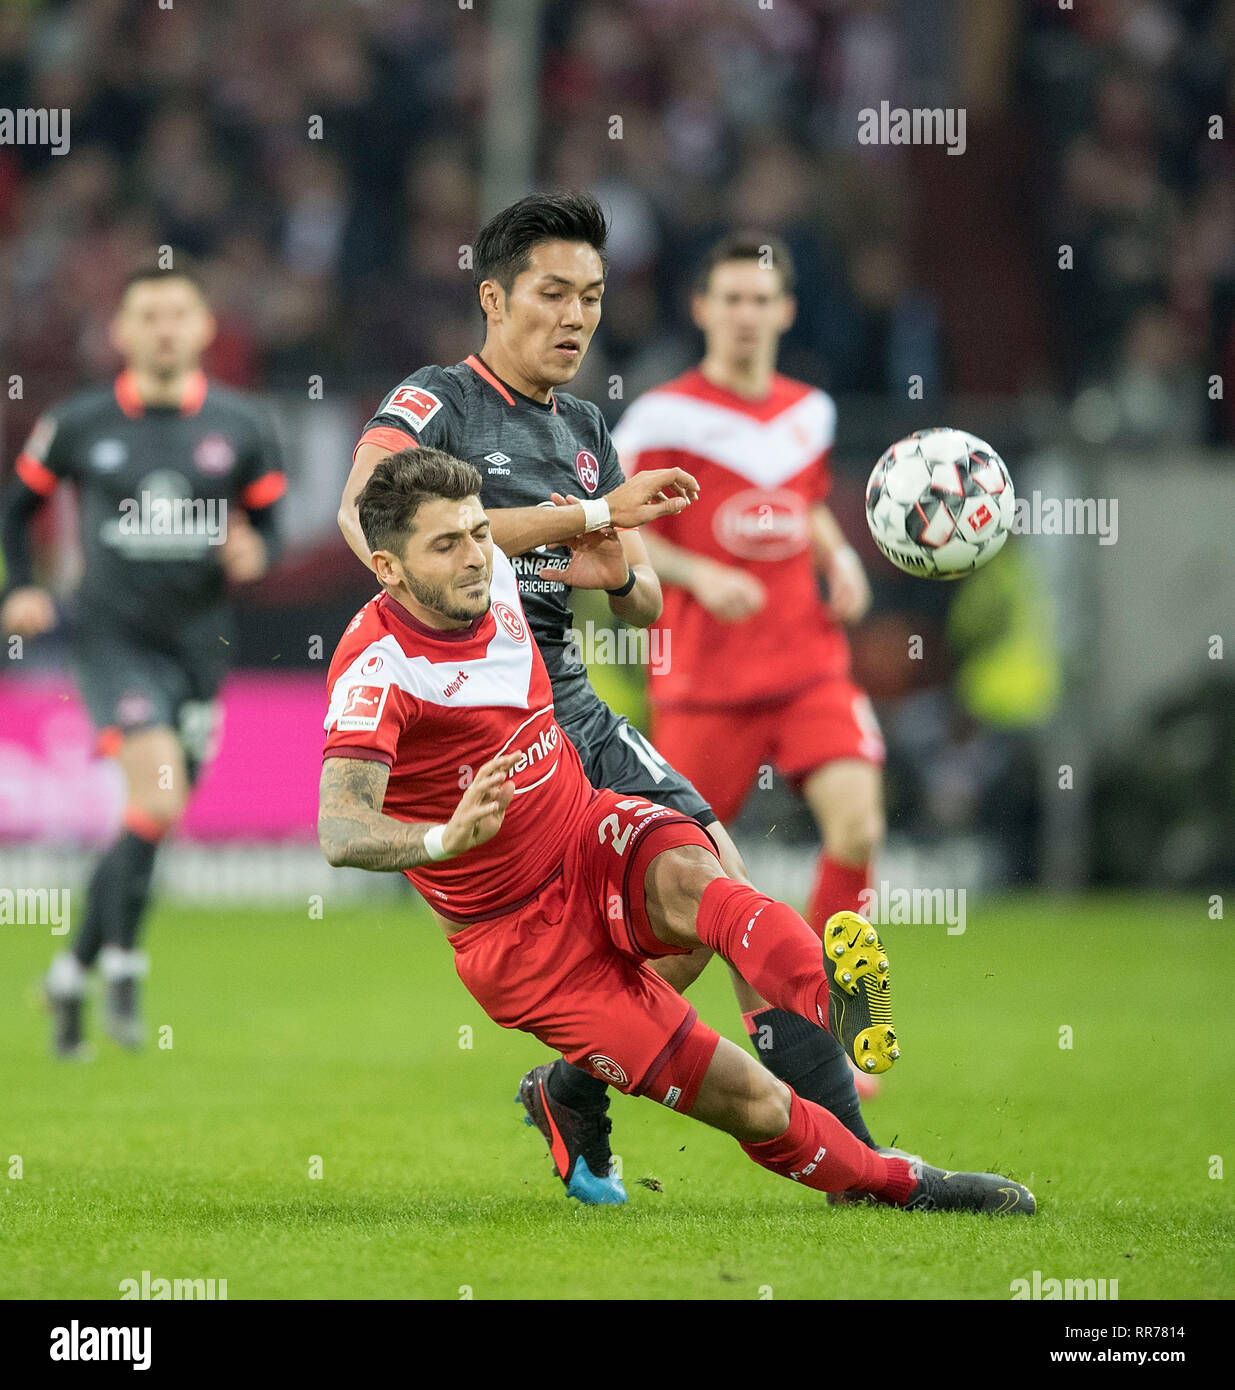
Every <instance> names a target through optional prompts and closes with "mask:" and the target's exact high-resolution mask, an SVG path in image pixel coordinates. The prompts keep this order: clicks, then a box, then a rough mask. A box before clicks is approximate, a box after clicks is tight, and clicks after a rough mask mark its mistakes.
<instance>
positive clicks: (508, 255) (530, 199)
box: [472, 191, 609, 294]
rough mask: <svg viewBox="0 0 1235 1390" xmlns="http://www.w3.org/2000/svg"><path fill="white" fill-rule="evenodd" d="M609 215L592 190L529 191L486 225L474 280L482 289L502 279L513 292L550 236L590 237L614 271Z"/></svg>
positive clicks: (606, 266)
mask: <svg viewBox="0 0 1235 1390" xmlns="http://www.w3.org/2000/svg"><path fill="white" fill-rule="evenodd" d="M608 237H609V219H608V218H607V217H606V216H605V214H604V210H603V209H602V208H601V206H600V204H599V203H598V202H597V201H596V199H595V198H593V197H592V195H591V194H590V193H584V192H581V191H566V192H559V193H529V194H528V196H527V197H526V198H520V199H519V201H518V202H517V203H511V205H510V206H509V207H508V208H503V209H502V211H501V212H499V213H497V214H495V215H494V216H493V217H491V218H490V219H489V220H488V221H487V222H486V223H485V225H484V226H483V227H482V228H481V229H480V232H479V233H478V235H477V237H476V245H475V247H474V249H473V254H472V284H473V285H474V286H475V287H476V288H477V289H478V290H479V289H480V287H481V285H482V284H484V282H485V281H486V280H496V281H497V283H498V284H499V285H501V287H502V288H503V289H504V290H505V291H506V293H507V294H509V293H510V291H511V288H512V287H513V285H514V283H515V280H516V278H517V277H518V276H520V275H522V274H523V272H524V271H525V270H526V269H527V268H528V265H529V264H530V263H531V259H532V250H533V248H534V247H537V246H539V245H540V244H541V242H545V241H586V242H587V244H588V245H589V246H590V247H591V248H592V249H593V250H594V251H595V252H596V254H597V255H598V256H599V257H600V272H601V274H602V275H605V274H607V273H608V269H609V262H608V259H607V258H606V256H605V243H606V241H607V240H608Z"/></svg>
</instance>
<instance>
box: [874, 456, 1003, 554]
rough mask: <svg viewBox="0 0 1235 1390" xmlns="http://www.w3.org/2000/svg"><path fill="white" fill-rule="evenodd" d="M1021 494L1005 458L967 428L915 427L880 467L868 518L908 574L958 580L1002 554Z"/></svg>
mask: <svg viewBox="0 0 1235 1390" xmlns="http://www.w3.org/2000/svg"><path fill="white" fill-rule="evenodd" d="M1015 510H1016V495H1015V493H1014V492H1013V490H1012V479H1011V478H1010V477H1009V476H1008V470H1007V467H1006V466H1005V465H1004V461H1003V459H1001V458H1000V457H999V455H998V454H997V453H996V452H995V451H994V449H992V448H991V446H990V445H989V444H987V443H986V442H985V441H984V440H981V439H979V438H978V437H977V436H976V435H972V434H967V433H966V432H965V431H964V430H953V429H929V430H915V431H914V432H913V433H912V434H911V435H910V436H909V437H908V438H907V439H900V440H898V441H897V442H896V443H895V444H893V445H892V447H891V448H890V449H889V450H888V451H887V452H886V453H885V454H884V455H883V457H882V458H881V459H880V460H879V462H878V463H877V464H876V465H875V469H874V472H873V473H872V474H871V475H870V481H869V482H868V483H867V484H866V521H867V524H868V525H869V526H870V530H871V535H872V536H873V537H874V539H875V544H876V545H877V546H878V547H879V549H880V550H882V551H883V553H884V554H885V555H886V556H887V557H888V559H889V560H891V561H892V563H893V564H894V565H895V566H896V567H897V569H900V570H904V572H905V573H906V574H916V575H920V576H921V577H922V578H924V579H959V578H960V577H961V576H962V575H965V574H969V573H971V572H972V571H973V570H976V569H978V568H980V567H981V566H982V565H984V564H986V562H987V561H988V560H990V559H992V558H993V557H994V556H995V555H997V554H998V553H999V551H1000V550H1002V549H1003V544H1004V542H1005V541H1006V540H1007V539H1008V533H1009V531H1011V529H1012V518H1013V516H1014V514H1015Z"/></svg>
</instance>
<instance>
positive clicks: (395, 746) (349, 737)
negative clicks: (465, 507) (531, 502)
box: [324, 550, 596, 921]
mask: <svg viewBox="0 0 1235 1390" xmlns="http://www.w3.org/2000/svg"><path fill="white" fill-rule="evenodd" d="M491 594H492V604H491V606H490V608H489V611H488V612H487V613H486V614H485V615H484V617H482V618H479V619H478V620H477V621H476V622H474V623H473V624H471V626H470V627H466V628H458V629H454V630H452V631H448V632H441V631H438V630H437V629H435V628H430V627H426V626H425V625H424V624H423V623H421V622H419V621H418V620H417V619H416V618H414V617H413V616H412V614H411V613H409V612H408V611H407V610H406V609H405V608H403V607H402V605H401V604H398V603H396V602H395V601H394V600H393V599H391V598H390V597H389V596H388V595H387V594H384V593H383V594H379V595H378V596H377V597H376V598H373V599H370V601H369V602H368V603H367V604H365V606H364V607H363V608H362V609H361V610H360V612H359V613H357V614H356V616H355V617H354V618H353V619H352V621H351V623H350V624H349V625H348V628H347V631H346V632H345V633H344V634H343V639H342V641H341V642H340V643H339V645H338V647H337V649H336V650H335V654H334V659H333V660H332V661H331V663H330V674H329V676H328V678H327V680H328V685H329V691H330V709H329V712H328V713H327V715H326V724H325V727H326V734H327V737H326V748H325V754H324V756H325V757H327V758H331V757H335V758H339V757H343V758H368V759H373V760H376V761H379V762H384V763H385V764H386V766H387V767H389V768H390V781H389V783H388V784H387V787H386V797H385V800H384V802H383V803H382V810H383V812H384V813H385V814H386V815H388V816H393V817H395V819H397V820H403V821H413V822H416V821H435V822H445V821H448V820H449V819H450V817H451V815H452V814H453V813H454V809H455V807H456V806H457V805H458V804H459V798H460V797H461V796H462V795H463V793H464V791H465V790H466V788H467V787H468V785H469V784H470V782H471V778H472V775H473V774H474V773H475V772H476V770H477V769H478V768H479V767H480V766H481V764H482V763H486V762H488V761H489V759H490V758H495V757H497V756H498V754H500V753H514V752H519V753H521V754H522V757H521V759H520V761H519V762H518V763H517V764H516V765H515V768H514V771H513V773H512V774H511V775H512V776H513V778H514V782H515V795H514V800H513V801H512V802H511V803H510V807H509V808H508V810H507V812H506V817H505V819H504V820H503V822H502V828H501V829H500V830H499V831H498V833H497V834H496V835H495V836H494V837H493V839H492V840H490V841H489V842H488V843H487V844H484V845H480V846H478V847H477V848H475V849H470V850H468V851H467V853H466V854H461V855H459V856H458V857H457V858H454V859H446V860H443V861H442V862H440V863H436V864H426V865H423V866H422V867H420V868H418V869H406V870H404V872H405V873H406V875H407V877H408V878H409V879H411V881H412V882H413V883H414V884H415V885H416V887H417V888H418V889H419V890H420V892H421V893H422V894H423V895H424V897H425V898H426V899H427V901H428V902H429V903H430V904H431V906H433V907H434V908H435V909H436V910H437V911H438V912H440V913H441V914H442V916H444V917H450V918H453V919H455V920H457V921H474V920H479V919H483V918H487V917H496V916H500V915H501V914H502V913H503V912H506V911H510V910H511V909H513V908H514V907H516V906H518V905H519V904H520V903H522V902H524V901H526V900H527V899H528V898H529V897H531V896H532V895H533V894H535V893H536V892H537V891H538V890H539V889H540V888H541V887H542V886H543V885H544V884H545V883H547V882H548V881H549V880H550V879H551V878H552V877H553V875H554V874H555V873H556V872H557V871H558V870H559V869H560V867H561V864H562V861H563V859H564V857H565V852H566V844H567V841H568V839H569V836H570V834H571V832H572V830H573V829H574V828H575V826H576V824H577V822H578V820H579V818H580V816H581V815H582V814H583V813H584V811H585V810H586V808H587V806H588V804H589V803H590V802H591V800H592V798H593V797H594V796H595V794H596V793H595V791H594V790H593V788H592V785H591V783H590V782H589V781H588V780H587V777H586V776H585V774H584V771H583V764H582V763H581V762H580V761H579V754H578V753H577V752H576V751H575V747H574V745H573V744H572V743H571V741H570V740H569V739H568V738H567V737H566V735H565V734H564V733H563V732H562V730H561V729H560V728H559V726H558V723H557V720H556V719H555V718H554V715H553V693H552V690H551V688H550V685H549V677H548V674H547V673H546V671H545V664H544V662H543V661H542V660H541V656H540V652H539V650H538V649H537V647H536V643H535V642H534V641H533V639H532V635H531V632H530V630H529V628H528V624H527V620H526V618H525V617H524V615H523V607H522V605H521V604H520V602H519V589H518V585H517V583H516V581H515V576H514V571H513V570H512V569H511V566H510V562H509V560H507V558H506V556H505V555H503V554H502V552H501V551H500V550H494V552H493V586H492V590H491Z"/></svg>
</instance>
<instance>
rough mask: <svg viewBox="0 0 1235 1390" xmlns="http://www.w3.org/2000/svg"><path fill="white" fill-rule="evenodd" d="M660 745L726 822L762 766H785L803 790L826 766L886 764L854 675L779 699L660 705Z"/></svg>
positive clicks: (656, 732)
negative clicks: (718, 705) (714, 705)
mask: <svg viewBox="0 0 1235 1390" xmlns="http://www.w3.org/2000/svg"><path fill="white" fill-rule="evenodd" d="M652 742H653V743H654V744H655V745H656V751H657V752H658V753H659V754H660V755H661V757H663V758H664V759H665V761H666V762H667V763H669V764H670V766H672V767H673V768H675V769H676V770H677V771H678V772H680V773H681V774H682V776H683V777H685V778H686V779H687V780H688V781H690V782H693V783H694V785H695V787H696V788H697V789H698V790H699V793H700V795H702V796H703V797H705V798H706V799H707V801H708V803H709V804H710V805H711V807H712V810H714V811H715V812H716V816H717V819H718V820H720V821H721V822H728V821H731V820H734V819H736V818H737V814H738V812H739V811H740V810H741V809H742V803H743V802H744V801H745V800H746V794H747V793H748V792H749V791H750V788H751V784H752V783H753V782H754V781H755V779H756V777H757V776H758V775H759V770H760V768H761V767H764V766H769V767H776V768H778V769H779V770H780V771H781V772H782V773H783V774H784V775H785V776H786V777H787V778H789V780H790V781H791V782H792V783H793V785H794V788H795V790H797V791H799V792H800V791H801V789H802V783H803V782H805V781H806V779H807V778H808V777H809V776H810V774H811V773H812V772H814V771H815V769H816V768H819V767H822V766H823V765H824V764H825V763H832V762H837V761H838V760H840V759H842V758H857V759H860V760H861V761H862V762H867V763H874V764H875V765H876V766H878V767H882V766H883V761H884V747H883V735H882V734H881V733H880V731H879V722H878V720H877V719H876V718H875V711H874V710H873V709H872V708H871V702H870V700H869V699H867V696H866V692H865V691H863V690H861V689H860V688H859V687H858V686H856V685H854V684H853V682H852V681H847V680H833V681H824V682H823V683H822V684H820V685H813V686H809V687H808V688H807V689H806V690H803V691H801V692H800V693H798V694H796V695H791V696H790V697H789V698H788V699H786V700H779V701H777V702H776V703H774V704H767V705H742V706H740V707H739V706H728V707H726V708H724V709H681V708H670V709H655V710H654V711H653V717H652Z"/></svg>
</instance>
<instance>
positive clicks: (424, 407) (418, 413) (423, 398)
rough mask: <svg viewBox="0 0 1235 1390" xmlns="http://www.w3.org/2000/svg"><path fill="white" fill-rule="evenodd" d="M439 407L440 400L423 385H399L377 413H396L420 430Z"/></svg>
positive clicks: (440, 404)
mask: <svg viewBox="0 0 1235 1390" xmlns="http://www.w3.org/2000/svg"><path fill="white" fill-rule="evenodd" d="M441 408H442V403H441V401H439V400H438V398H437V397H436V396H435V395H434V394H433V392H432V391H426V390H425V389H424V387H423V386H400V387H399V389H398V390H397V391H396V392H395V393H394V395H393V396H391V398H390V399H389V400H388V401H387V402H386V404H385V405H384V406H382V408H381V410H379V411H378V412H377V413H378V415H379V416H380V415H397V416H398V417H399V419H400V420H406V421H407V423H408V424H409V425H411V427H412V428H413V429H417V430H422V429H424V427H425V426H426V425H427V424H428V423H429V421H430V420H432V419H433V417H434V416H435V415H436V414H437V412H438V411H439V410H441Z"/></svg>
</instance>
